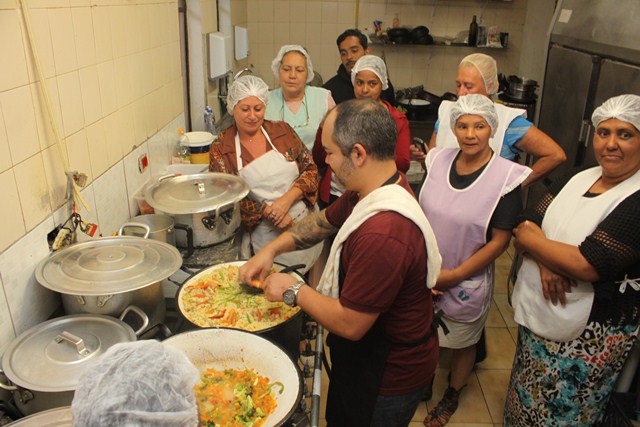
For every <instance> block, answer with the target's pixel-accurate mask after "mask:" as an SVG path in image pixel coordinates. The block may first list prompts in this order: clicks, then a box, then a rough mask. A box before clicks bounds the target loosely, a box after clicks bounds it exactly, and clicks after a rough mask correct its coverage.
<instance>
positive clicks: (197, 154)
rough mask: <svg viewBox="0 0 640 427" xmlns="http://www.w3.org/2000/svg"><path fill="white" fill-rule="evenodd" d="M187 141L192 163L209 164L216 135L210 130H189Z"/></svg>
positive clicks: (186, 136) (186, 135)
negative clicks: (210, 152) (210, 151)
mask: <svg viewBox="0 0 640 427" xmlns="http://www.w3.org/2000/svg"><path fill="white" fill-rule="evenodd" d="M184 136H185V142H186V144H187V146H188V147H189V153H190V154H191V163H199V164H205V163H206V164H209V150H210V149H211V144H212V143H213V140H214V139H215V137H214V136H213V134H211V133H209V132H187V133H185V134H184Z"/></svg>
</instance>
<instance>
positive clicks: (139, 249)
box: [36, 236, 182, 296]
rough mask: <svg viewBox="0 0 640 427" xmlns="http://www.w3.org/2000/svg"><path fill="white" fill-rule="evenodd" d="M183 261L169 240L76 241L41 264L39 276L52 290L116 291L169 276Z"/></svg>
mask: <svg viewBox="0 0 640 427" xmlns="http://www.w3.org/2000/svg"><path fill="white" fill-rule="evenodd" d="M181 265H182V257H181V256H180V252H178V250H177V249H176V248H175V247H173V246H171V245H170V244H168V243H164V242H161V241H159V240H153V239H143V238H142V237H135V236H118V237H105V238H102V239H96V240H90V241H88V242H83V243H76V244H74V245H71V246H67V247H66V248H64V249H61V250H59V251H57V252H53V253H52V254H51V255H50V256H49V257H48V258H45V259H44V260H43V261H41V262H40V264H38V267H37V268H36V279H37V280H38V282H39V283H40V284H41V285H42V286H44V287H46V288H49V289H51V290H52V291H56V292H60V293H63V294H70V295H85V296H98V295H113V294H120V293H123V292H129V291H133V290H136V289H140V288H144V287H145V286H148V285H151V284H153V283H156V282H159V281H160V280H163V279H166V278H167V277H169V276H171V275H172V274H173V273H175V272H176V271H177V270H178V269H179V268H180V266H181Z"/></svg>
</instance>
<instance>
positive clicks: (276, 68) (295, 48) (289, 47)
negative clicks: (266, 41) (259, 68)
mask: <svg viewBox="0 0 640 427" xmlns="http://www.w3.org/2000/svg"><path fill="white" fill-rule="evenodd" d="M289 52H299V53H300V54H301V55H303V56H304V57H305V59H306V60H307V81H306V82H305V83H309V82H310V81H311V80H313V76H314V74H313V64H312V63H311V57H310V56H309V54H308V53H307V51H306V49H305V48H303V47H302V46H300V45H299V44H286V45H284V46H282V47H281V48H280V50H279V51H278V55H277V56H276V57H275V58H274V59H273V61H271V71H273V75H274V76H276V79H277V78H279V77H280V64H282V58H284V56H285V55H286V54H287V53H289Z"/></svg>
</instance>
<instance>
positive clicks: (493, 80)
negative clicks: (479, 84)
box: [458, 53, 499, 95]
mask: <svg viewBox="0 0 640 427" xmlns="http://www.w3.org/2000/svg"><path fill="white" fill-rule="evenodd" d="M465 66H473V67H476V69H477V70H478V72H479V73H480V76H482V81H483V82H484V88H485V89H486V90H487V93H488V94H489V95H493V94H494V93H496V92H497V91H498V86H499V84H498V65H497V64H496V60H495V59H493V58H492V57H490V56H489V55H485V54H484V53H472V54H471V55H467V56H465V57H464V58H462V61H460V65H458V68H460V67H465Z"/></svg>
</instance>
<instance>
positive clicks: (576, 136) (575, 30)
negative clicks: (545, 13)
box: [527, 0, 640, 205]
mask: <svg viewBox="0 0 640 427" xmlns="http://www.w3.org/2000/svg"><path fill="white" fill-rule="evenodd" d="M624 93H634V94H638V95H640V1H639V0H559V1H558V5H557V7H556V11H555V14H554V17H553V23H552V27H551V32H550V36H549V50H548V54H547V64H546V70H545V77H544V83H543V87H542V95H541V101H540V112H539V121H538V126H539V128H540V129H541V130H542V131H544V132H545V133H547V134H548V135H549V136H551V137H552V138H553V139H554V140H555V141H556V142H557V143H558V144H560V145H561V146H562V148H563V149H564V150H565V152H566V154H567V161H566V162H565V163H564V164H563V165H562V166H560V167H559V168H558V169H556V170H555V171H554V172H553V173H552V174H551V175H550V176H549V178H550V179H553V178H554V177H558V176H561V175H563V174H564V173H566V171H567V170H570V169H572V168H573V167H574V166H581V165H587V166H588V165H595V164H596V161H595V158H594V155H593V148H592V141H593V131H594V129H593V126H591V114H592V113H593V110H594V109H595V108H596V107H598V106H599V105H600V104H602V102H604V101H605V100H607V99H608V98H610V97H612V96H615V95H621V94H624ZM543 191H544V188H543V186H542V185H540V184H539V185H536V186H534V187H533V188H532V189H531V191H530V192H529V194H528V197H527V205H531V204H532V203H535V202H536V201H537V199H538V198H539V196H540V194H542V193H543Z"/></svg>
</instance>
